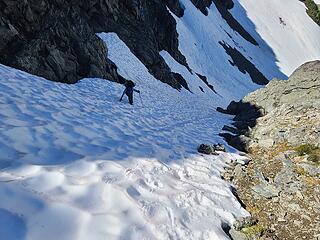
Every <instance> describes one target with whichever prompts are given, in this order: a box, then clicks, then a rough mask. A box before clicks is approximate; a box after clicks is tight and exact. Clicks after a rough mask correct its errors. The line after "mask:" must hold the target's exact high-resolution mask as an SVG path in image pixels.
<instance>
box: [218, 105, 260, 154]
mask: <svg viewBox="0 0 320 240" xmlns="http://www.w3.org/2000/svg"><path fill="white" fill-rule="evenodd" d="M217 111H218V112H221V113H224V114H229V115H235V116H234V118H233V121H234V122H233V123H232V125H233V126H232V127H231V126H227V125H225V126H224V127H223V128H222V130H223V131H225V132H221V133H219V135H220V136H222V137H223V138H224V139H225V140H226V142H227V143H228V144H229V145H230V146H232V147H234V148H236V149H238V150H239V151H242V152H248V150H249V143H250V141H251V139H250V138H249V135H250V132H251V129H252V128H253V127H254V126H256V124H257V119H258V118H259V117H262V116H263V115H264V111H263V109H262V108H261V107H259V106H256V105H254V104H251V103H248V102H243V101H242V100H241V101H239V102H235V101H232V102H231V103H230V104H229V105H228V107H227V108H226V109H222V108H220V107H218V108H217Z"/></svg>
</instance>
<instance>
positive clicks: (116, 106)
mask: <svg viewBox="0 0 320 240" xmlns="http://www.w3.org/2000/svg"><path fill="white" fill-rule="evenodd" d="M100 36H101V37H102V38H103V39H104V40H105V41H107V42H108V46H112V48H110V49H109V54H110V58H111V59H112V60H113V61H114V62H115V63H116V64H117V66H119V68H120V72H121V74H123V75H124V76H125V77H127V78H130V79H134V80H135V81H136V82H137V88H138V89H140V90H141V91H142V96H141V97H142V98H141V99H140V98H139V97H138V95H135V105H134V106H130V105H129V104H128V103H127V99H125V100H124V101H123V102H122V103H120V102H119V101H118V99H119V97H120V95H121V93H122V91H123V87H122V86H121V85H119V84H115V83H112V82H109V81H105V80H101V79H83V80H81V81H80V82H79V83H77V84H75V85H65V84H61V83H54V82H50V81H47V80H45V79H42V78H39V77H35V76H32V75H30V74H27V73H24V72H22V71H18V70H15V69H12V68H9V67H6V66H3V65H0V74H1V79H0V91H1V95H0V131H1V134H0V153H1V156H0V196H1V200H0V226H1V227H0V239H1V240H13V239H14V240H19V239H27V240H31V239H32V240H43V239H46V240H51V239H59V240H73V239H74V240H87V239H92V240H98V239H228V236H227V235H226V234H225V232H224V231H223V229H222V226H223V225H225V224H229V225H230V224H231V223H232V222H233V221H234V219H235V218H236V217H239V216H242V215H246V214H247V213H246V211H245V210H244V209H242V208H241V206H240V204H239V203H238V202H237V200H236V198H235V197H234V196H233V195H232V193H231V190H230V186H229V185H228V184H227V183H226V182H224V181H223V180H221V178H220V172H221V171H223V168H224V167H225V166H226V163H227V162H229V161H230V160H231V159H236V158H238V157H239V156H238V155H237V154H235V153H221V154H220V155H219V156H201V155H199V154H197V153H196V148H197V146H198V144H200V143H203V142H207V143H215V142H221V141H222V139H220V138H219V137H218V136H217V133H218V132H219V130H220V129H221V127H222V126H223V124H224V123H225V122H228V121H229V117H226V116H223V115H221V114H219V113H217V112H215V110H214V109H215V107H216V106H217V105H219V104H221V101H222V100H221V98H220V97H219V96H216V97H212V96H214V93H212V95H206V94H197V92H196V89H198V84H199V83H198V82H197V83H196V84H195V85H194V88H193V90H194V92H195V93H193V94H192V93H190V92H188V91H186V90H182V91H181V92H180V93H179V92H178V91H177V90H174V89H172V88H170V87H169V86H167V85H165V84H163V83H161V82H159V81H157V80H156V79H154V78H153V77H152V76H151V75H150V74H149V73H148V71H147V69H146V68H145V67H144V66H143V65H142V64H141V63H140V62H139V60H138V59H137V58H135V56H134V55H133V54H132V53H131V52H130V51H129V49H128V48H127V47H126V46H125V44H124V43H123V42H122V41H121V40H120V39H119V38H118V37H117V36H116V35H115V34H100ZM162 54H163V55H164V56H166V55H167V54H166V53H165V52H163V53H162ZM167 58H168V59H167V61H168V62H170V61H171V63H170V66H171V67H172V68H175V69H176V71H180V72H181V71H183V69H182V67H181V66H180V65H179V64H178V63H176V62H174V60H172V59H169V58H170V57H169V56H167ZM181 74H187V73H183V72H182V73H181ZM189 74H190V73H189ZM192 81H193V80H192V79H191V80H190V82H191V87H192V86H193V85H192ZM204 87H205V86H204ZM210 94H211V93H210ZM219 99H220V100H219Z"/></svg>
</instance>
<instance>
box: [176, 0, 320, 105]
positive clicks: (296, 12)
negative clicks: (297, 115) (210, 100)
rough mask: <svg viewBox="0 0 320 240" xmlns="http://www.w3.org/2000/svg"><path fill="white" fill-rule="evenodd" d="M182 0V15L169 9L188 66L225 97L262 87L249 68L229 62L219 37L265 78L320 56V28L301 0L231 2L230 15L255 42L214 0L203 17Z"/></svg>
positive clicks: (283, 73)
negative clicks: (234, 25) (250, 39)
mask: <svg viewBox="0 0 320 240" xmlns="http://www.w3.org/2000/svg"><path fill="white" fill-rule="evenodd" d="M180 2H181V3H182V4H183V5H184V7H185V13H184V16H183V17H182V18H178V17H176V16H175V15H174V14H172V16H174V17H175V20H176V22H177V31H178V33H179V49H180V51H181V52H182V53H183V54H184V55H185V56H186V59H187V62H188V64H189V66H190V67H191V69H192V70H193V71H194V72H197V73H200V74H202V75H205V76H207V77H208V82H209V83H210V84H212V85H213V86H214V88H215V89H216V91H217V92H218V93H219V94H220V95H221V96H223V98H225V99H229V100H231V99H240V98H242V97H243V96H244V95H246V94H247V93H248V92H250V91H253V90H255V89H257V88H259V87H260V86H258V85H257V84H255V83H253V82H252V80H251V78H250V76H249V74H248V73H246V74H243V73H241V72H240V71H239V70H238V68H237V67H234V66H232V65H231V64H230V63H229V61H231V62H232V59H231V57H230V56H229V55H227V54H226V53H225V50H224V48H223V47H222V46H221V45H220V44H219V42H224V43H226V44H227V45H229V46H231V47H233V48H236V49H237V50H238V51H239V52H240V53H241V54H243V55H244V56H245V57H246V58H247V59H248V60H249V61H251V62H252V63H253V64H254V65H255V66H256V67H257V68H258V69H259V70H260V71H261V72H262V73H263V74H264V75H265V77H266V78H267V79H269V80H271V79H272V78H275V77H276V78H280V79H286V78H287V76H289V75H290V74H291V73H292V72H293V71H294V70H295V69H296V68H297V67H299V66H300V65H301V64H302V63H304V62H306V61H311V60H315V59H320V41H319V39H320V27H319V26H318V25H317V24H315V23H314V22H313V21H312V20H311V19H310V17H309V16H308V15H307V14H306V11H305V6H304V4H303V3H301V2H300V1H299V0H283V1H278V0H268V1H264V0H257V1H252V0H236V1H234V3H235V6H234V8H233V9H232V10H231V13H232V15H233V17H234V18H235V19H236V20H237V21H238V22H239V23H240V24H241V25H242V26H243V27H244V28H245V29H246V30H247V31H248V32H249V33H250V34H251V36H252V37H254V39H255V40H256V41H257V42H258V44H259V46H256V45H253V44H252V43H250V42H248V41H247V40H245V39H244V38H243V37H242V36H241V35H240V34H238V33H237V32H236V31H234V30H233V29H232V28H231V27H230V26H229V25H228V24H227V22H226V21H225V20H224V19H223V18H222V16H221V14H220V13H219V12H218V11H217V8H216V6H215V5H214V4H212V5H211V7H210V9H208V12H209V14H208V16H205V15H203V14H202V13H201V12H200V11H199V10H198V9H197V8H196V7H195V6H194V5H193V4H192V3H191V1H190V0H181V1H180ZM280 18H281V20H282V21H280ZM205 89H206V90H208V88H205Z"/></svg>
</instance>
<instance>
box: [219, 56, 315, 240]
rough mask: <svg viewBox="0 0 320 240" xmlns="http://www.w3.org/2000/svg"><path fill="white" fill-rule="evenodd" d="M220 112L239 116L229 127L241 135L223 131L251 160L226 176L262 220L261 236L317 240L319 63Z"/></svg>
mask: <svg viewBox="0 0 320 240" xmlns="http://www.w3.org/2000/svg"><path fill="white" fill-rule="evenodd" d="M219 111H221V112H224V113H229V114H233V115H236V116H235V117H234V120H235V122H234V124H233V125H234V126H235V127H229V126H225V127H224V130H225V131H231V132H232V133H233V134H236V136H234V135H233V134H229V133H223V134H222V135H223V136H225V137H226V139H227V141H229V143H231V144H234V146H235V147H237V148H238V149H240V150H246V151H248V152H249V156H250V158H251V159H252V160H251V161H250V162H249V163H248V164H247V165H244V166H243V165H239V164H238V165H236V166H234V167H233V168H231V169H228V170H226V172H225V174H224V178H225V179H227V180H230V181H232V183H233V184H234V186H235V187H236V188H237V194H238V196H239V198H240V200H241V201H242V202H243V203H244V205H245V206H246V209H247V210H248V211H249V212H250V213H251V214H252V216H253V217H255V218H257V219H258V220H259V224H260V226H261V228H258V229H259V230H261V232H260V235H261V238H258V239H297V240H298V239H303V238H304V239H317V238H318V237H319V236H320V230H319V229H320V218H319V216H320V208H319V206H320V199H319V197H318V196H319V194H320V161H319V159H320V149H319V147H320V61H314V62H309V63H306V64H304V65H302V66H301V67H299V68H298V69H297V70H296V71H295V72H294V73H293V74H292V75H291V76H290V78H289V80H288V81H281V80H276V79H275V80H272V81H271V82H270V83H269V84H268V85H267V86H266V87H264V88H261V89H259V90H257V91H255V92H253V93H251V94H249V95H248V96H247V97H245V98H244V99H243V100H242V101H240V102H232V103H231V104H230V105H229V106H228V108H227V109H226V110H223V109H219ZM243 139H245V140H243ZM240 140H242V141H240ZM240 239H241V238H240Z"/></svg>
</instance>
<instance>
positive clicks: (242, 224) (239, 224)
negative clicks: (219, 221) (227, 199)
mask: <svg viewBox="0 0 320 240" xmlns="http://www.w3.org/2000/svg"><path fill="white" fill-rule="evenodd" d="M257 223H258V220H257V219H256V218H254V217H252V216H248V217H241V218H239V219H237V220H236V221H235V222H234V223H233V227H234V229H235V230H237V231H240V230H241V229H243V228H247V227H251V226H253V225H255V224H257Z"/></svg>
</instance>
